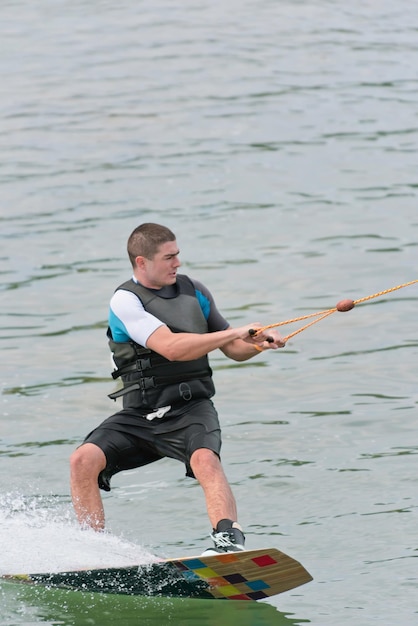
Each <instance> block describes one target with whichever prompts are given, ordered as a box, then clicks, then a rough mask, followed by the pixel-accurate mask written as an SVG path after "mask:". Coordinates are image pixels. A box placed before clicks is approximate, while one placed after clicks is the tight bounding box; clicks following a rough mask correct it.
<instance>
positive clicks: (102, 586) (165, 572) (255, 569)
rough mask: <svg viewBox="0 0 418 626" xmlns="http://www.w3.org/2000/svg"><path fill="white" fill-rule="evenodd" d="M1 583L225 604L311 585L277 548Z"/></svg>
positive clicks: (24, 576) (304, 573) (26, 576)
mask: <svg viewBox="0 0 418 626" xmlns="http://www.w3.org/2000/svg"><path fill="white" fill-rule="evenodd" d="M2 578H3V579H7V580H10V581H14V582H25V583H32V584H35V585H42V586H45V587H51V588H57V587H58V588H64V589H73V590H77V591H89V592H101V593H113V594H123V595H141V596H165V597H186V598H206V599H223V600H225V599H226V600H261V599H264V598H268V597H270V596H274V595H276V594H279V593H283V592H284V591H289V590H290V589H294V588H295V587H299V586H300V585H304V584H305V583H308V582H309V581H311V580H312V576H311V575H310V574H309V573H308V572H307V571H306V569H305V568H304V567H303V566H302V565H301V564H300V563H299V562H298V561H295V559H292V558H291V557H290V556H287V554H284V553H283V552H280V551H279V550H276V549H275V548H270V549H265V550H247V551H244V552H231V553H226V554H225V553H224V554H217V555H211V556H197V557H186V558H182V559H167V560H163V561H156V562H152V563H147V564H145V565H136V566H132V565H130V566H127V567H118V568H114V567H111V568H103V569H86V570H77V571H71V572H58V573H49V574H46V573H44V574H12V575H7V576H3V577H2Z"/></svg>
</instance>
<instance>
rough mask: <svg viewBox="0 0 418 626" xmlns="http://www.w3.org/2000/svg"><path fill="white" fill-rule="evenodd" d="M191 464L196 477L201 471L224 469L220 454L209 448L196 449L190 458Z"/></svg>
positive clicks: (211, 471)
mask: <svg viewBox="0 0 418 626" xmlns="http://www.w3.org/2000/svg"><path fill="white" fill-rule="evenodd" d="M190 466H191V468H192V470H193V473H194V474H195V476H196V478H198V475H199V474H201V472H210V473H213V472H214V471H216V470H218V469H219V470H222V466H221V461H220V459H219V456H218V455H217V454H216V452H213V450H209V448H199V449H198V450H195V451H194V452H193V454H192V456H191V458H190Z"/></svg>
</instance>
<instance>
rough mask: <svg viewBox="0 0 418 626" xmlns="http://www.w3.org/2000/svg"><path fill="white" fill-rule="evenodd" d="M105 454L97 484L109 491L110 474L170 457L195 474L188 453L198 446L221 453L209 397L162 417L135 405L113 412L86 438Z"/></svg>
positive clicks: (216, 416) (188, 474) (191, 473)
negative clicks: (149, 414)
mask: <svg viewBox="0 0 418 626" xmlns="http://www.w3.org/2000/svg"><path fill="white" fill-rule="evenodd" d="M83 443H94V444H96V446H98V447H99V448H100V449H101V450H102V451H103V452H104V454H105V456H106V461H107V463H106V468H105V469H104V470H103V471H102V472H101V473H100V475H99V487H100V488H101V489H104V490H105V491H110V479H111V477H112V476H113V474H116V473H117V472H121V471H123V470H129V469H134V468H136V467H141V466H143V465H148V464H149V463H153V462H154V461H158V460H160V459H163V458H164V457H170V458H172V459H177V460H178V461H182V462H183V463H184V464H185V466H186V476H190V477H192V478H194V474H193V471H192V469H191V467H190V457H191V456H192V454H193V452H195V450H198V449H199V448H208V449H209V450H212V451H213V452H215V454H217V455H218V456H219V455H220V451H221V445H222V441H221V429H220V426H219V419H218V414H217V412H216V409H215V407H214V406H213V404H212V402H211V400H198V401H196V402H193V403H192V404H190V405H187V406H186V407H182V408H181V409H177V410H176V411H169V412H167V413H166V414H165V416H164V417H163V418H159V417H154V418H153V419H152V420H149V419H147V417H146V416H145V415H141V414H140V412H138V411H136V410H135V409H122V410H121V411H119V412H118V413H115V414H114V415H112V416H111V417H109V418H108V419H107V420H105V421H104V422H103V423H102V424H100V426H98V427H97V428H96V429H95V430H93V431H92V432H91V433H90V434H89V435H87V437H86V438H85V440H84V442H83Z"/></svg>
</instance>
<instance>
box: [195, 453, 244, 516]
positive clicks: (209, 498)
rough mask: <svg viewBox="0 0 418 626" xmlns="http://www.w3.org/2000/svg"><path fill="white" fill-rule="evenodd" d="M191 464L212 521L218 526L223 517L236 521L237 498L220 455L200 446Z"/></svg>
mask: <svg viewBox="0 0 418 626" xmlns="http://www.w3.org/2000/svg"><path fill="white" fill-rule="evenodd" d="M190 466H191V468H192V470H193V473H194V475H195V477H196V479H197V480H198V482H199V483H200V485H201V487H202V489H203V492H204V494H205V499H206V508H207V511H208V515H209V520H210V523H211V524H212V527H213V528H216V526H217V524H218V522H219V521H220V520H222V519H230V520H234V521H236V519H237V507H236V503H235V498H234V495H233V493H232V490H231V487H230V486H229V483H228V480H227V478H226V476H225V473H224V470H223V467H222V464H221V461H220V459H219V457H218V456H217V455H216V454H215V453H214V452H212V450H209V449H207V448H199V449H198V450H196V451H195V452H194V453H193V454H192V456H191V459H190Z"/></svg>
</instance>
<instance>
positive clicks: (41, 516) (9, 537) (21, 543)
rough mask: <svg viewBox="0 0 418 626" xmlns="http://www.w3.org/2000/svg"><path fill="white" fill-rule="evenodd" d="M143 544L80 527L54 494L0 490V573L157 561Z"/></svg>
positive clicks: (53, 570)
mask: <svg viewBox="0 0 418 626" xmlns="http://www.w3.org/2000/svg"><path fill="white" fill-rule="evenodd" d="M155 560H156V557H155V556H153V555H152V554H150V553H149V552H148V551H146V550H145V549H144V548H142V547H141V546H138V545H135V544H133V543H131V542H128V541H125V540H123V539H121V538H119V537H116V536H114V535H111V534H109V533H97V532H94V531H93V530H81V528H80V527H79V526H78V524H76V523H75V522H74V521H73V520H72V517H71V513H70V507H69V505H68V503H67V501H65V502H64V503H63V502H62V499H61V498H60V497H58V496H29V497H28V496H24V495H22V494H20V493H7V494H0V575H3V574H25V573H38V572H58V571H69V570H76V569H85V568H98V567H123V566H125V565H136V564H142V563H149V562H150V561H155Z"/></svg>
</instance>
